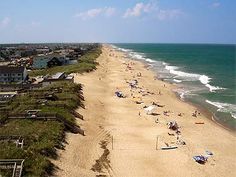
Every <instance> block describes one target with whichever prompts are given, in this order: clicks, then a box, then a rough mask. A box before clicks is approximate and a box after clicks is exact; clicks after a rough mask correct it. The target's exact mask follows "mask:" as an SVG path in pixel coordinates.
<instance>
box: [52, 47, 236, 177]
mask: <svg viewBox="0 0 236 177" xmlns="http://www.w3.org/2000/svg"><path fill="white" fill-rule="evenodd" d="M102 51H103V52H102V54H101V56H100V57H99V58H98V60H97V61H98V62H99V65H98V67H97V70H95V71H93V72H91V73H86V74H83V75H80V74H76V76H75V81H76V82H79V83H81V84H83V85H84V88H83V91H84V98H85V103H84V104H85V109H80V110H78V112H79V113H80V114H82V115H83V117H84V120H83V121H82V120H77V124H79V125H80V126H81V128H83V129H84V130H85V135H86V136H84V137H81V136H78V135H72V134H68V135H67V142H68V145H67V146H66V147H65V150H64V151H60V158H59V159H58V160H57V161H56V162H55V164H56V165H57V166H58V169H59V170H58V172H57V173H56V175H57V176H65V177H67V176H68V177H69V176H84V177H91V176H94V177H95V176H99V175H103V176H118V177H119V176H127V177H133V176H136V177H143V176H150V177H154V176H161V177H162V176H163V177H165V176H168V175H169V176H176V177H182V176H192V177H198V176H203V177H208V176H215V177H221V176H224V175H225V173H226V172H227V175H228V176H230V177H231V176H232V177H233V176H235V174H236V171H235V168H236V166H235V164H236V160H235V159H234V157H235V150H234V149H235V148H234V147H235V134H232V133H230V132H229V131H227V130H225V129H223V128H222V127H220V126H218V125H216V124H215V123H214V122H213V121H212V120H209V119H208V118H207V117H206V116H205V114H204V113H203V112H201V115H200V116H198V117H197V118H195V117H192V113H193V112H194V111H195V110H196V107H195V106H193V105H191V104H189V103H188V102H185V101H183V100H180V99H179V98H178V97H177V96H176V94H175V93H174V92H173V90H172V89H173V88H174V87H175V86H174V85H173V84H170V83H166V82H164V81H161V80H157V79H155V74H154V72H152V71H151V70H150V69H146V68H145V67H144V64H143V63H142V62H140V61H135V60H130V59H128V58H124V53H122V52H119V51H118V52H117V51H114V50H113V49H112V48H111V47H109V46H107V45H104V46H103V48H102ZM113 54H114V55H113ZM129 65H130V67H131V69H130V70H129V69H127V66H129ZM138 72H141V73H142V76H141V77H138V76H137V73H138ZM134 79H137V80H138V87H140V88H136V89H133V90H132V89H131V88H130V86H129V84H128V83H130V82H131V81H132V80H134ZM164 84H165V86H164ZM117 90H119V91H122V93H123V94H124V95H125V96H126V97H125V98H118V97H117V96H115V94H114V93H115V92H116V91H117ZM139 90H144V92H141V93H139ZM148 92H149V93H148ZM159 92H161V94H159ZM143 93H145V94H144V95H143ZM152 93H153V94H152ZM137 99H138V100H139V99H141V100H142V102H143V104H137V102H136V100H137ZM153 102H155V103H157V104H159V105H164V107H158V108H157V110H156V111H155V112H156V113H157V115H149V114H147V112H146V110H145V109H144V105H145V106H149V105H152V103H153ZM167 110H169V111H170V112H169V113H168V114H169V116H166V115H164V114H162V113H163V112H164V111H167ZM179 113H183V115H182V116H178V114H179ZM156 120H158V121H157V122H156ZM170 121H176V122H177V123H178V125H180V131H181V135H177V134H176V132H175V131H173V130H170V129H168V127H167V125H166V124H167V123H168V122H170ZM196 122H204V124H200V125H198V124H195V123H196ZM178 138H180V140H181V141H182V140H183V141H184V142H186V145H181V144H178ZM166 144H168V146H173V147H174V146H177V147H178V148H177V149H174V150H165V151H163V150H161V148H162V147H168V146H167V145H166ZM206 150H210V151H211V152H213V154H214V155H213V157H210V158H209V159H208V161H207V162H206V164H205V165H200V164H198V163H196V162H195V161H194V160H193V156H195V155H204V154H205V151H206ZM173 166H174V167H175V168H173ZM93 167H96V168H93ZM92 169H93V170H92ZM143 169H147V170H143Z"/></svg>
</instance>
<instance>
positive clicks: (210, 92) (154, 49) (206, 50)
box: [112, 44, 236, 130]
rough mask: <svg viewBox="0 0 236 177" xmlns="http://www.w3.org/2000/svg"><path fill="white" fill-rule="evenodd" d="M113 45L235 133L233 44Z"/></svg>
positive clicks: (235, 52)
mask: <svg viewBox="0 0 236 177" xmlns="http://www.w3.org/2000/svg"><path fill="white" fill-rule="evenodd" d="M112 45H113V47H114V48H115V49H117V50H121V51H123V52H125V53H126V54H127V55H128V56H129V57H131V58H133V59H136V60H141V61H144V62H146V63H147V64H149V65H150V67H151V68H152V69H153V70H154V71H155V72H156V73H157V76H158V77H159V78H160V79H162V80H164V81H167V82H170V83H175V84H176V85H178V86H179V87H178V89H177V90H175V91H176V92H177V93H178V94H179V96H180V98H181V99H183V100H186V101H190V102H192V103H194V104H197V105H200V106H202V107H204V108H206V109H208V110H209V111H210V112H211V113H212V114H213V115H214V118H215V120H216V121H217V122H218V123H220V124H222V125H224V126H227V127H228V128H230V129H232V130H236V45H223V44H222V45H220V44H216V45H215V44H112Z"/></svg>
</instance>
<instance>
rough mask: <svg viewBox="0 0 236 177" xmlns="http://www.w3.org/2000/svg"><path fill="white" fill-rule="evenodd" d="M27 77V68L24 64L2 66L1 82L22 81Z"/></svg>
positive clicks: (0, 67) (0, 72) (0, 68)
mask: <svg viewBox="0 0 236 177" xmlns="http://www.w3.org/2000/svg"><path fill="white" fill-rule="evenodd" d="M27 77H28V74H27V70H26V68H25V67H23V66H18V67H11V66H0V83H11V82H15V83H22V82H24V81H26V80H27Z"/></svg>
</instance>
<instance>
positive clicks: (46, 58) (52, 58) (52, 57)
mask: <svg viewBox="0 0 236 177" xmlns="http://www.w3.org/2000/svg"><path fill="white" fill-rule="evenodd" d="M65 64H69V60H68V59H67V58H65V57H64V56H63V55H60V54H57V53H53V54H48V55H37V56H35V57H34V58H33V65H32V67H33V68H34V69H44V68H50V67H53V66H61V65H65Z"/></svg>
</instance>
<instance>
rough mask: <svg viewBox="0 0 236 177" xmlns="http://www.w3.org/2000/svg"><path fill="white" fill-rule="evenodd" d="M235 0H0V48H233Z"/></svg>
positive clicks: (235, 37) (235, 28)
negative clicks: (50, 44)
mask: <svg viewBox="0 0 236 177" xmlns="http://www.w3.org/2000/svg"><path fill="white" fill-rule="evenodd" d="M235 9H236V0H0V43H38V42H101V43H224V44H236V10H235Z"/></svg>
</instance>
